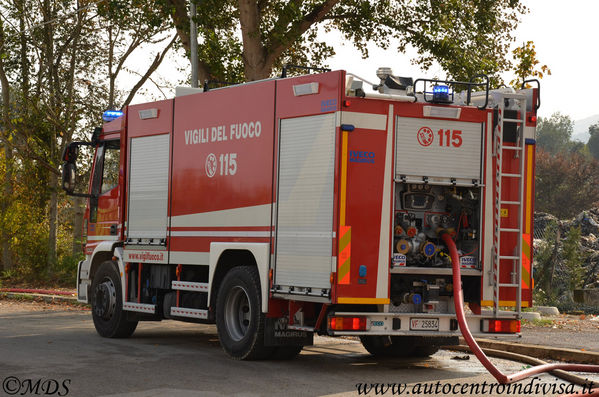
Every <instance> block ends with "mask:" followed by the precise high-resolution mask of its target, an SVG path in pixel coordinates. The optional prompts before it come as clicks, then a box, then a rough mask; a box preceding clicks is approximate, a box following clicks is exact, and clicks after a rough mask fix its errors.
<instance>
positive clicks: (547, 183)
mask: <svg viewBox="0 0 599 397" xmlns="http://www.w3.org/2000/svg"><path fill="white" fill-rule="evenodd" d="M535 173H536V178H535V210H536V211H541V212H548V213H550V214H552V215H555V216H557V217H558V218H560V219H565V218H570V217H572V216H574V215H576V214H578V213H580V212H581V211H583V210H585V209H588V208H591V207H592V206H593V205H594V204H595V203H597V202H599V161H597V160H594V159H589V158H586V157H584V156H583V155H581V154H579V153H567V152H560V153H557V154H551V153H549V152H547V151H545V150H543V149H540V148H537V152H536V168H535Z"/></svg>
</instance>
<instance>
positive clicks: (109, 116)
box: [102, 110, 123, 122]
mask: <svg viewBox="0 0 599 397" xmlns="http://www.w3.org/2000/svg"><path fill="white" fill-rule="evenodd" d="M122 115H123V112H122V111H120V110H106V111H105V112H104V113H102V120H104V121H106V122H108V121H112V120H115V119H118V118H119V117H121V116H122Z"/></svg>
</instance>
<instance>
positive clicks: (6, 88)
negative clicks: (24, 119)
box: [0, 22, 13, 270]
mask: <svg viewBox="0 0 599 397" xmlns="http://www.w3.org/2000/svg"><path fill="white" fill-rule="evenodd" d="M3 50H4V29H3V26H2V22H0V52H2V51H3ZM0 87H1V88H2V119H1V120H2V121H1V122H0V127H2V128H0V131H1V132H2V135H0V137H1V138H2V140H3V141H4V161H5V163H6V172H5V174H4V181H3V182H4V183H3V185H4V186H3V189H2V193H3V197H2V200H1V201H0V216H2V217H3V218H4V219H6V212H7V211H8V209H9V207H10V200H11V197H12V193H13V185H12V158H13V152H12V148H11V147H10V145H9V143H8V142H9V136H10V134H11V121H10V84H9V82H8V77H7V76H6V71H5V69H4V62H3V59H2V57H0ZM0 237H1V238H2V245H1V249H2V267H3V269H4V270H8V269H11V268H12V267H13V254H12V247H11V245H10V233H9V232H8V230H7V227H6V226H4V227H2V233H1V235H0Z"/></svg>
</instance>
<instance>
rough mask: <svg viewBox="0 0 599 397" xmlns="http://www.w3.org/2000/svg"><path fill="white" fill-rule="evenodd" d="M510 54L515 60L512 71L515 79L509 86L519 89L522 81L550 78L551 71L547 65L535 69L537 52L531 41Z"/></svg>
mask: <svg viewBox="0 0 599 397" xmlns="http://www.w3.org/2000/svg"><path fill="white" fill-rule="evenodd" d="M512 54H513V55H514V59H515V60H516V65H515V70H514V72H515V74H516V79H514V80H512V81H511V82H510V85H512V86H514V87H516V88H520V87H521V86H522V83H523V82H524V80H526V79H528V78H535V77H538V78H539V79H542V78H543V77H544V76H545V75H546V74H547V75H549V76H551V70H550V69H549V67H548V66H547V65H541V66H540V67H539V69H537V65H538V64H539V60H538V59H537V51H536V50H535V45H534V43H533V42H532V41H527V42H526V43H522V46H521V47H518V48H516V49H515V50H514V51H512Z"/></svg>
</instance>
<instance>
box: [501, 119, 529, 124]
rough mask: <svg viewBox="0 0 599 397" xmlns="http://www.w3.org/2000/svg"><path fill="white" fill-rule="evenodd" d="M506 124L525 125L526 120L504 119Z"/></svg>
mask: <svg viewBox="0 0 599 397" xmlns="http://www.w3.org/2000/svg"><path fill="white" fill-rule="evenodd" d="M503 122H504V123H524V122H525V120H522V119H503Z"/></svg>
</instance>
